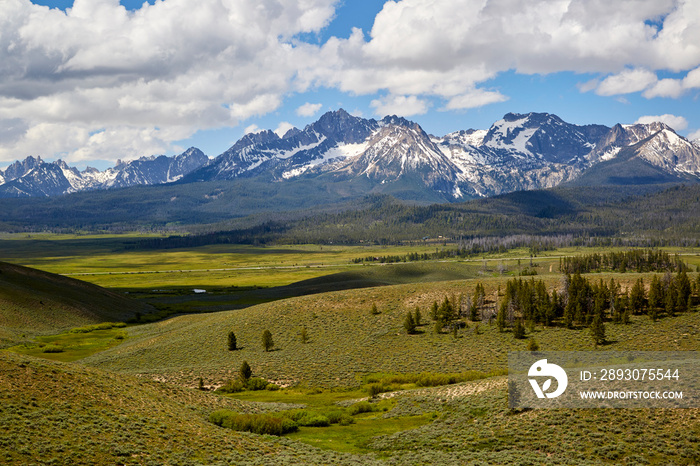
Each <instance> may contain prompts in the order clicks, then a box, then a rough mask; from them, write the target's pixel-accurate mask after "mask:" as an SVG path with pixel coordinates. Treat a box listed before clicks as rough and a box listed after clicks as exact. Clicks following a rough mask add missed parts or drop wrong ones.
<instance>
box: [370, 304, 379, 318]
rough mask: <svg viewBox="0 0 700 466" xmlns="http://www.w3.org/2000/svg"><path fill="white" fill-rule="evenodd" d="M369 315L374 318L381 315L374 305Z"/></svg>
mask: <svg viewBox="0 0 700 466" xmlns="http://www.w3.org/2000/svg"><path fill="white" fill-rule="evenodd" d="M369 313H370V314H372V315H373V316H376V315H377V314H379V313H380V312H379V309H377V305H376V304H372V309H370V311H369Z"/></svg>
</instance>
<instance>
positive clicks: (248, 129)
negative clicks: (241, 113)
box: [243, 124, 262, 134]
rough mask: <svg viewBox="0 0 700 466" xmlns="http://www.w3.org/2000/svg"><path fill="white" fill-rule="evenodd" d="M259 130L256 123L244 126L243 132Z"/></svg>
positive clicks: (257, 131)
mask: <svg viewBox="0 0 700 466" xmlns="http://www.w3.org/2000/svg"><path fill="white" fill-rule="evenodd" d="M260 131H262V129H260V127H259V126H258V125H256V124H252V125H248V126H246V127H245V129H244V130H243V134H250V133H259V132H260Z"/></svg>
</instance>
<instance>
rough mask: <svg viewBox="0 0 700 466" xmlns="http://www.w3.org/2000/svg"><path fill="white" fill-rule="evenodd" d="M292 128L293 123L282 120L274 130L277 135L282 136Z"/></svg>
mask: <svg viewBox="0 0 700 466" xmlns="http://www.w3.org/2000/svg"><path fill="white" fill-rule="evenodd" d="M292 128H294V125H293V124H291V123H289V122H288V121H282V122H280V124H279V125H278V126H277V129H276V130H275V131H274V132H275V134H277V136H279V137H282V136H284V135H285V134H286V133H287V131H289V130H290V129H292Z"/></svg>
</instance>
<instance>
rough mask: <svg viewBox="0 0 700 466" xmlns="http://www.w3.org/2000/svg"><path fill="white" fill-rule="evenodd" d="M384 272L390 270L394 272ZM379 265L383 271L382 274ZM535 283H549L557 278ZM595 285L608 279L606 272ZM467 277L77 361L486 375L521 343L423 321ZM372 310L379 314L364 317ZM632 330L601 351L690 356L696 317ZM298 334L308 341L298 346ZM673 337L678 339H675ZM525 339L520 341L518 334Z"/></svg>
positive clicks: (270, 374) (214, 378)
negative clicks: (438, 329) (233, 341)
mask: <svg viewBox="0 0 700 466" xmlns="http://www.w3.org/2000/svg"><path fill="white" fill-rule="evenodd" d="M396 268H397V267H392V268H391V269H396ZM387 269H389V268H387ZM638 276H639V275H637V274H634V273H627V274H617V275H615V279H616V280H622V281H623V283H633V280H636V277H638ZM545 280H546V281H547V282H548V283H549V286H559V285H560V276H556V275H552V276H549V277H547V278H545ZM605 280H609V277H607V276H606V278H605ZM482 282H483V284H484V286H485V288H486V294H487V299H488V300H490V301H491V302H493V297H494V293H495V292H496V290H497V288H498V287H499V286H505V283H504V281H503V279H501V278H484V279H483V280H482ZM475 286H476V281H475V280H471V281H469V282H465V281H462V280H460V281H452V282H431V283H414V284H404V285H394V286H385V287H379V288H366V289H362V290H346V291H336V292H330V293H323V294H317V295H312V296H303V297H298V298H291V299H286V300H281V301H275V302H270V303H265V304H260V305H257V306H253V307H249V308H246V309H240V310H234V311H225V312H219V313H215V314H203V315H187V316H179V317H174V318H172V319H168V320H166V321H161V322H156V323H153V324H147V325H141V326H137V327H131V328H129V338H128V339H127V340H126V341H125V342H124V343H122V344H121V345H119V346H116V347H114V348H111V349H109V350H107V351H104V352H102V353H98V354H96V355H94V356H91V357H89V358H86V359H85V360H83V362H84V363H85V364H89V365H94V366H97V367H100V368H103V369H107V370H113V371H118V372H125V373H130V374H143V375H146V376H153V377H163V378H164V379H165V380H168V381H172V382H176V383H179V384H183V385H188V386H196V382H197V380H198V378H199V377H203V378H204V380H205V382H206V383H207V384H208V385H218V384H222V383H224V382H225V381H226V380H228V379H229V378H232V377H234V376H235V374H236V371H237V369H238V367H240V365H241V363H242V362H243V361H244V360H245V361H248V362H249V363H250V365H251V367H253V370H254V372H255V373H256V375H260V376H262V377H265V378H267V379H270V380H278V381H283V382H287V383H289V382H298V383H305V384H308V385H311V386H326V387H333V386H341V387H348V386H353V385H356V384H357V383H358V377H359V376H360V375H362V374H367V373H371V372H387V371H389V372H394V371H396V372H422V371H431V372H461V371H466V370H479V371H484V372H488V371H491V370H496V369H504V368H505V367H506V365H507V364H506V359H507V353H508V351H511V350H512V351H519V350H522V351H524V350H525V349H526V347H527V340H516V339H514V338H513V335H512V333H511V332H503V333H500V332H498V330H497V329H496V326H495V324H492V325H489V324H488V323H485V322H484V323H481V324H480V325H479V331H478V332H475V329H474V327H475V324H471V323H470V327H469V328H466V329H462V330H460V331H459V332H458V336H457V338H455V337H454V336H453V335H452V334H439V335H438V334H435V333H434V330H433V323H432V321H431V320H430V318H429V308H430V306H431V304H432V303H433V302H434V301H437V302H438V303H440V302H442V301H443V300H444V298H445V297H448V296H449V297H454V301H458V299H459V296H460V294H464V295H465V296H470V295H472V294H473V292H474V287H475ZM373 304H376V305H377V308H378V310H379V312H380V313H379V314H377V315H371V313H370V310H371V308H372V305H373ZM416 306H418V307H419V308H420V309H421V313H422V315H423V319H422V320H423V323H424V325H423V326H421V327H419V329H420V330H421V333H420V334H418V335H407V334H406V331H405V330H404V328H403V322H404V318H405V316H406V313H407V312H408V311H413V310H414V309H415V308H416ZM633 318H634V320H633V324H632V325H621V324H619V325H616V324H612V323H610V324H608V325H607V333H608V338H609V340H610V341H611V342H614V343H612V344H610V345H606V347H605V348H606V349H612V350H627V349H639V350H642V349H647V350H651V349H658V348H660V347H663V348H664V349H667V350H690V349H697V348H698V347H700V331H698V326H699V325H700V313H687V314H684V315H682V316H680V317H677V318H669V319H663V320H661V321H659V322H657V323H655V324H654V323H652V322H651V321H650V319H649V318H648V317H647V316H633ZM304 327H305V328H306V330H307V335H308V337H309V342H308V343H302V342H301V341H300V337H299V333H300V330H301V329H302V328H304ZM265 329H269V330H270V332H271V333H272V335H273V340H274V343H275V348H276V350H275V351H270V352H265V351H264V349H263V347H262V344H261V335H262V333H263V331H264V330H265ZM229 331H233V332H234V333H235V334H236V337H237V340H238V346H239V347H240V348H241V349H239V350H237V351H228V349H227V335H228V332H229ZM531 335H532V336H534V337H535V338H536V339H537V341H538V342H539V345H540V349H542V350H593V349H594V344H593V341H592V339H591V336H590V332H589V331H588V330H587V329H574V330H571V329H567V328H563V327H552V328H542V327H540V326H538V327H536V328H535V330H534V332H533V333H532V334H531ZM679 335H683V336H682V337H679ZM528 336H530V335H528Z"/></svg>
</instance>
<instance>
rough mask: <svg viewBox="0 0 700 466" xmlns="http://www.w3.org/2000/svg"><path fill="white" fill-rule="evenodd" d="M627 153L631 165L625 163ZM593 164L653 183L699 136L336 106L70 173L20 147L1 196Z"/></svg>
mask: <svg viewBox="0 0 700 466" xmlns="http://www.w3.org/2000/svg"><path fill="white" fill-rule="evenodd" d="M611 161H615V163H614V164H608V162H611ZM628 161H633V162H630V163H633V164H634V166H633V167H631V166H628V165H625V164H626V163H628ZM601 164H602V165H601ZM639 164H642V165H639ZM598 165H601V166H603V165H605V166H606V167H608V166H609V167H611V168H610V169H609V170H613V171H614V170H618V169H621V170H626V171H627V172H630V173H631V172H633V171H634V170H637V169H642V171H644V172H645V177H644V179H645V180H647V181H645V183H646V182H653V180H654V179H655V177H654V176H653V173H659V174H661V173H663V176H661V177H659V180H663V181H664V182H667V181H669V180H674V179H677V180H681V179H683V180H688V179H698V178H700V145H699V144H697V143H693V142H690V141H688V140H687V139H685V138H683V137H681V136H679V135H678V134H677V133H676V132H675V131H673V129H672V128H670V127H668V126H667V125H665V124H663V123H651V124H635V125H619V124H618V125H615V126H614V127H612V128H609V127H607V126H603V125H585V126H579V125H574V124H571V123H567V122H565V121H563V120H562V119H561V118H559V117H558V116H556V115H552V114H548V113H528V114H513V113H509V114H507V115H505V116H504V117H503V119H501V120H499V121H497V122H495V123H494V124H493V125H492V126H491V127H490V128H489V129H488V130H474V129H470V130H462V131H456V132H453V133H449V134H447V135H445V136H441V137H438V136H433V135H429V134H427V133H426V132H425V131H424V130H423V129H422V128H421V127H420V125H418V124H417V123H414V122H411V121H408V120H406V119H404V118H400V117H396V116H387V117H385V118H383V119H382V120H379V121H377V120H374V119H364V118H360V117H356V116H352V115H350V114H349V113H347V112H346V111H344V110H342V109H341V110H338V111H335V112H328V113H326V114H324V115H323V116H321V118H320V119H319V120H318V121H316V122H314V123H312V124H310V125H307V126H306V127H305V128H304V129H298V128H292V129H290V130H289V131H288V132H287V133H286V134H284V135H283V136H281V137H280V136H279V135H277V134H276V133H274V132H273V131H269V130H267V131H261V132H257V133H250V134H246V135H245V136H244V137H242V138H241V139H240V140H239V141H237V142H236V143H235V144H234V145H233V146H232V147H230V148H229V149H228V150H226V151H225V152H224V153H222V154H221V155H219V156H218V157H216V158H214V159H211V160H209V159H208V158H207V157H206V156H205V155H204V154H202V153H201V151H199V150H198V149H194V148H192V149H189V150H188V151H187V152H185V153H183V154H181V155H179V156H177V157H174V158H168V157H165V156H160V157H149V158H141V159H139V160H135V161H131V162H128V163H118V164H117V165H116V166H115V167H113V168H110V169H108V170H105V171H104V172H100V171H97V170H95V169H90V168H88V169H86V170H84V171H82V172H79V171H78V170H76V169H75V168H70V167H68V166H67V165H66V164H65V163H63V162H61V161H57V162H54V163H51V164H47V163H45V162H43V161H42V160H41V159H40V158H33V157H28V158H27V159H25V160H24V161H23V162H15V163H14V164H12V165H10V166H9V167H8V168H7V169H6V170H5V171H4V172H0V177H2V178H0V182H2V183H3V184H0V196H27V195H41V196H47V195H49V196H50V195H54V194H60V193H67V192H75V191H82V190H86V189H104V188H114V187H126V186H133V185H141V184H156V183H167V182H172V181H178V182H179V183H180V184H181V185H186V184H187V183H192V182H199V181H212V180H235V179H238V178H256V179H258V180H261V181H267V182H276V183H284V182H286V181H289V180H295V179H297V180H304V179H308V178H312V177H313V178H320V179H322V180H323V182H325V183H343V182H348V181H350V182H351V183H352V182H353V181H354V180H358V181H359V180H361V181H362V182H361V183H352V184H353V186H361V187H362V189H364V190H368V191H371V192H392V193H396V192H409V194H408V196H411V195H413V194H414V193H416V192H418V191H420V190H423V192H426V193H431V195H430V196H428V197H424V198H431V199H435V198H437V199H443V200H448V201H456V200H463V199H468V198H472V197H483V196H491V195H496V194H502V193H507V192H511V191H517V190H526V189H540V188H549V187H553V186H557V185H559V184H561V183H565V182H572V181H573V180H577V179H582V180H602V179H605V180H614V179H615V176H614V173H607V172H606V173H604V175H605V176H602V175H601V174H597V175H596V176H589V177H585V176H583V175H584V174H586V173H588V172H590V171H591V170H592V169H593V168H594V167H596V166H598ZM625 167H627V168H625ZM647 168H648V169H647ZM606 170H608V169H606ZM609 170H608V171H609ZM608 175H612V176H608ZM582 176H583V178H581V177H582ZM628 181H629V180H628Z"/></svg>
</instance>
